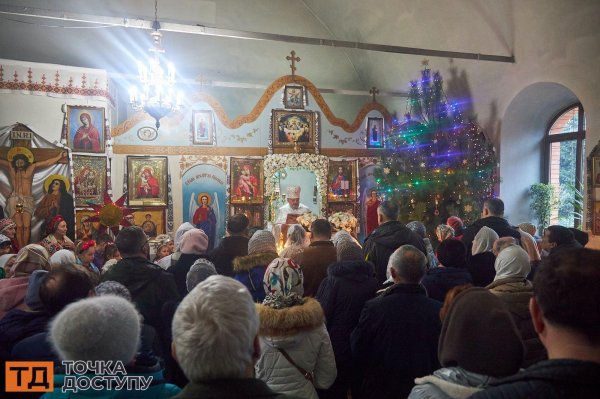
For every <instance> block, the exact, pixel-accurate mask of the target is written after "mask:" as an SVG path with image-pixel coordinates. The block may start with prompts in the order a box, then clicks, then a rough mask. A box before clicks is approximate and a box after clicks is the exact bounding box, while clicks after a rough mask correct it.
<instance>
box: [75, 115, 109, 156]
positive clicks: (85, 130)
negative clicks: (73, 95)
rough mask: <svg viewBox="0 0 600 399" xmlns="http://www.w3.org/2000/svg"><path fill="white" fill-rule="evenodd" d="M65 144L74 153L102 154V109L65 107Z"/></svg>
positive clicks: (103, 131) (103, 125)
mask: <svg viewBox="0 0 600 399" xmlns="http://www.w3.org/2000/svg"><path fill="white" fill-rule="evenodd" d="M67 131H68V134H67V142H68V144H69V148H71V149H72V150H73V151H75V152H88V153H102V152H104V140H105V122H104V108H99V107H83V106H71V105H69V106H67Z"/></svg>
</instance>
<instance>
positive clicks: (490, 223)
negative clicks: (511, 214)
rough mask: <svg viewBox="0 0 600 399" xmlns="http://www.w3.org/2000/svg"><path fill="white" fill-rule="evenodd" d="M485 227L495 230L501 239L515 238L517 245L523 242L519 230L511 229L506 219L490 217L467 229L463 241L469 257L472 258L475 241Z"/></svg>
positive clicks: (476, 222)
mask: <svg viewBox="0 0 600 399" xmlns="http://www.w3.org/2000/svg"><path fill="white" fill-rule="evenodd" d="M483 226H486V227H489V228H490V229H492V230H494V231H495V232H496V233H498V236H499V237H514V238H515V239H516V240H517V243H520V242H521V233H519V231H518V230H517V229H513V228H512V227H510V224H509V223H508V221H507V220H506V219H504V218H502V217H499V216H488V217H486V218H481V219H478V220H476V221H475V222H474V223H473V224H472V225H470V226H469V227H467V228H466V229H465V232H464V234H463V236H462V239H461V240H462V242H463V243H464V244H465V246H466V247H467V255H468V256H471V250H472V248H473V239H474V238H475V236H476V235H477V233H478V232H479V230H481V228H482V227H483Z"/></svg>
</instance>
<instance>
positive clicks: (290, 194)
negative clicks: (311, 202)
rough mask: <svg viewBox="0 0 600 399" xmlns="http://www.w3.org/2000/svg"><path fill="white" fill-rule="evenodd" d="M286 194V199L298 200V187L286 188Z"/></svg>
mask: <svg viewBox="0 0 600 399" xmlns="http://www.w3.org/2000/svg"><path fill="white" fill-rule="evenodd" d="M286 193H287V198H290V199H297V198H300V186H288V188H287V190H286Z"/></svg>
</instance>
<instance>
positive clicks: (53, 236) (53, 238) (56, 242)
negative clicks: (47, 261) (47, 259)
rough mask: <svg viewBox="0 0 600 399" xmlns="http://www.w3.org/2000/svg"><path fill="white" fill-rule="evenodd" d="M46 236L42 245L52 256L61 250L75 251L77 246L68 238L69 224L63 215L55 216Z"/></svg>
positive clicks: (47, 228)
mask: <svg viewBox="0 0 600 399" xmlns="http://www.w3.org/2000/svg"><path fill="white" fill-rule="evenodd" d="M46 234H47V235H46V237H45V238H44V239H43V240H42V241H40V245H42V246H43V247H44V248H46V251H48V254H49V255H50V256H52V255H54V253H55V252H56V251H59V250H61V249H70V250H74V249H75V244H73V241H71V239H70V238H69V237H67V222H66V221H65V219H64V218H63V217H62V216H61V215H56V216H54V217H53V218H52V219H51V220H50V221H49V222H48V225H47V227H46Z"/></svg>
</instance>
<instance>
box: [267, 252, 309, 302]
mask: <svg viewBox="0 0 600 399" xmlns="http://www.w3.org/2000/svg"><path fill="white" fill-rule="evenodd" d="M263 285H264V288H265V292H266V293H267V297H266V298H265V300H264V302H263V304H264V305H267V306H271V307H273V308H275V309H281V308H285V307H290V306H294V305H298V304H301V303H302V302H303V300H302V295H304V275H303V274H302V269H300V266H299V265H298V264H297V263H295V262H294V261H293V260H291V259H286V258H276V259H273V261H272V262H271V263H270V264H269V266H267V270H266V271H265V276H264V278H263Z"/></svg>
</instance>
